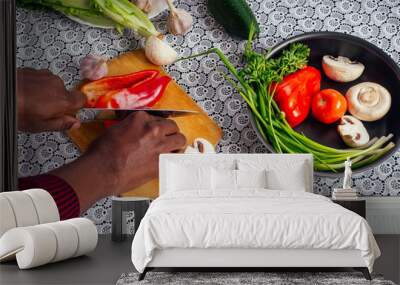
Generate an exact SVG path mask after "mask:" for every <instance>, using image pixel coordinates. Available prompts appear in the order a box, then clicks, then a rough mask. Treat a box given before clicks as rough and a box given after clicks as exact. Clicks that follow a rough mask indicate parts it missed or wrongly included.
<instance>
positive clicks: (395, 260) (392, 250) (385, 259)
mask: <svg viewBox="0 0 400 285" xmlns="http://www.w3.org/2000/svg"><path fill="white" fill-rule="evenodd" d="M375 239H376V241H377V243H378V245H379V248H380V250H381V257H379V258H378V259H377V260H376V262H375V265H374V272H376V273H380V274H383V276H385V279H388V280H392V281H393V282H394V283H396V284H400V235H375Z"/></svg>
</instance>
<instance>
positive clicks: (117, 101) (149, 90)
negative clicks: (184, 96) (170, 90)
mask: <svg viewBox="0 0 400 285" xmlns="http://www.w3.org/2000/svg"><path fill="white" fill-rule="evenodd" d="M170 81H171V78H170V77H168V76H161V77H158V78H148V79H145V80H143V81H141V82H139V83H137V84H135V85H133V86H131V87H129V88H122V89H119V90H114V91H110V92H108V93H107V94H105V95H103V96H101V97H100V98H99V100H98V101H97V103H96V105H95V107H96V108H112V109H118V108H121V109H135V108H143V107H151V106H153V105H154V104H155V103H156V102H157V101H158V100H159V99H160V98H161V96H162V95H163V93H164V91H165V88H166V87H167V85H168V83H169V82H170Z"/></svg>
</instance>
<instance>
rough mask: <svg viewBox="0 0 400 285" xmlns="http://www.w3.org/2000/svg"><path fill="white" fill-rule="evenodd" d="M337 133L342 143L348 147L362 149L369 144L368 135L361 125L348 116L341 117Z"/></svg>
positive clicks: (358, 121)
mask: <svg viewBox="0 0 400 285" xmlns="http://www.w3.org/2000/svg"><path fill="white" fill-rule="evenodd" d="M338 132H339V134H340V136H341V137H342V139H343V141H344V143H345V144H346V145H348V146H350V147H362V146H364V145H366V144H368V142H369V134H368V132H367V129H366V128H365V127H364V125H363V123H362V122H361V121H360V120H358V119H356V118H354V117H353V116H350V115H345V116H343V117H342V119H341V120H340V124H339V125H338Z"/></svg>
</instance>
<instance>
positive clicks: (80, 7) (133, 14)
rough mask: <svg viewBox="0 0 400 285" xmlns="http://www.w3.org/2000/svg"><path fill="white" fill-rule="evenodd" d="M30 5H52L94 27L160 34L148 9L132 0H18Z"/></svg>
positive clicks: (51, 6)
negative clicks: (147, 14) (141, 8)
mask: <svg viewBox="0 0 400 285" xmlns="http://www.w3.org/2000/svg"><path fill="white" fill-rule="evenodd" d="M17 3H18V4H20V5H23V6H25V7H29V8H44V7H47V8H51V9H54V10H56V11H58V12H60V13H63V14H64V15H66V16H67V17H69V18H71V19H73V20H75V21H77V22H79V23H82V24H87V25H90V26H94V27H100V28H116V29H117V30H122V28H124V27H125V28H129V29H133V30H135V31H136V32H137V33H139V34H140V35H141V36H144V37H146V38H147V37H149V36H152V35H153V36H157V35H159V32H157V30H156V28H155V27H154V25H153V23H152V22H151V21H150V20H149V18H148V17H147V16H146V14H145V13H143V12H142V10H140V9H139V8H138V7H136V5H134V4H133V3H131V2H129V1H128V0H17Z"/></svg>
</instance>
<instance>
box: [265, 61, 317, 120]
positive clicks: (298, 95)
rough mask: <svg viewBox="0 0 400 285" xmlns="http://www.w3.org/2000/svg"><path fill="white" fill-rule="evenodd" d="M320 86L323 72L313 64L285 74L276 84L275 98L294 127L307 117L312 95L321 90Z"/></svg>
mask: <svg viewBox="0 0 400 285" xmlns="http://www.w3.org/2000/svg"><path fill="white" fill-rule="evenodd" d="M320 86H321V73H320V72H319V70H318V69H316V68H314V67H312V66H306V67H304V68H302V69H300V70H298V71H296V72H294V73H292V74H289V75H287V76H285V78H284V79H283V80H282V82H280V83H279V84H278V85H277V86H276V92H275V95H274V99H275V101H276V102H277V104H278V106H279V109H280V110H281V111H282V112H284V113H285V118H286V120H287V122H288V123H289V125H290V126H291V127H292V128H294V127H296V126H298V125H300V124H301V123H302V122H303V121H304V120H305V119H306V118H307V116H308V114H309V112H310V109H311V100H312V96H313V95H314V94H316V93H317V92H318V91H319V90H320ZM273 88H275V85H273V86H272V89H273Z"/></svg>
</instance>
